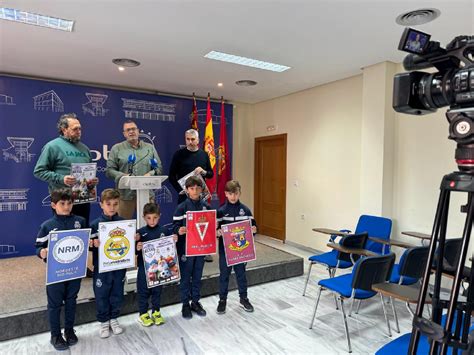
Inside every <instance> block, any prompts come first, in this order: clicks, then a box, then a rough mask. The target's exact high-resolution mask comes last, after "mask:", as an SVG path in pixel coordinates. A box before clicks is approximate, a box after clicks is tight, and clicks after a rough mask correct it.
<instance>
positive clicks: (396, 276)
mask: <svg viewBox="0 0 474 355" xmlns="http://www.w3.org/2000/svg"><path fill="white" fill-rule="evenodd" d="M428 252H429V247H428V246H426V247H415V248H410V249H407V250H405V252H404V253H403V254H402V256H401V258H400V261H399V263H398V264H395V265H394V266H393V270H392V274H391V275H390V280H389V282H390V283H394V284H399V285H412V284H414V283H416V282H418V281H419V280H420V278H421V277H422V276H423V273H424V271H425V265H426V261H427V260H428ZM390 303H391V305H392V312H393V317H394V318H395V325H396V327H397V328H396V330H397V333H400V326H399V324H398V315H397V311H396V309H395V306H394V300H393V297H390Z"/></svg>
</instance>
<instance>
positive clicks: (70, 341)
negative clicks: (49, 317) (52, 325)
mask: <svg viewBox="0 0 474 355" xmlns="http://www.w3.org/2000/svg"><path fill="white" fill-rule="evenodd" d="M64 338H65V339H66V343H67V345H69V346H71V345H74V344H77V342H78V341H79V339H77V336H76V331H75V330H74V329H64Z"/></svg>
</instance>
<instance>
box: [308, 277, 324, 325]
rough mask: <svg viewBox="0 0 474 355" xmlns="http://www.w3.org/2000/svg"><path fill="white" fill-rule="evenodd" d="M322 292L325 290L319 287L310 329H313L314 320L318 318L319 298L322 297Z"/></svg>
mask: <svg viewBox="0 0 474 355" xmlns="http://www.w3.org/2000/svg"><path fill="white" fill-rule="evenodd" d="M321 292H323V288H322V287H321V286H319V292H318V297H317V298H316V304H315V306H314V312H313V318H311V323H310V324H309V329H313V323H314V318H315V317H316V311H317V310H318V304H319V298H320V297H321Z"/></svg>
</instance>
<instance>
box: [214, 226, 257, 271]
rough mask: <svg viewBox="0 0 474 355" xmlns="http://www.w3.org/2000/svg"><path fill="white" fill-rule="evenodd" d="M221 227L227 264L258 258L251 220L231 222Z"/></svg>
mask: <svg viewBox="0 0 474 355" xmlns="http://www.w3.org/2000/svg"><path fill="white" fill-rule="evenodd" d="M221 229H222V238H223V242H224V251H225V258H226V262H227V266H232V265H236V264H240V263H246V262H248V261H253V260H255V259H257V257H256V254H255V243H254V240H253V233H252V223H251V222H250V221H248V220H247V221H242V222H236V223H229V224H226V225H223V226H222V228H221Z"/></svg>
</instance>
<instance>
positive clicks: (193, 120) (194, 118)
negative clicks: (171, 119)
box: [191, 92, 198, 131]
mask: <svg viewBox="0 0 474 355" xmlns="http://www.w3.org/2000/svg"><path fill="white" fill-rule="evenodd" d="M191 128H192V129H195V130H196V131H198V110H197V105H196V97H195V96H194V92H193V110H192V111H191Z"/></svg>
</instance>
